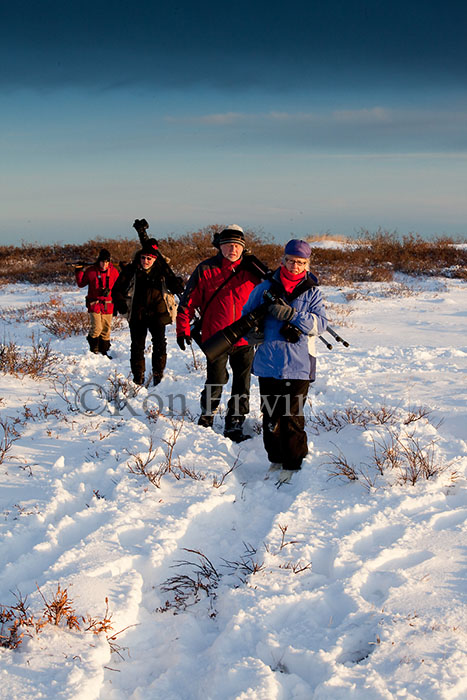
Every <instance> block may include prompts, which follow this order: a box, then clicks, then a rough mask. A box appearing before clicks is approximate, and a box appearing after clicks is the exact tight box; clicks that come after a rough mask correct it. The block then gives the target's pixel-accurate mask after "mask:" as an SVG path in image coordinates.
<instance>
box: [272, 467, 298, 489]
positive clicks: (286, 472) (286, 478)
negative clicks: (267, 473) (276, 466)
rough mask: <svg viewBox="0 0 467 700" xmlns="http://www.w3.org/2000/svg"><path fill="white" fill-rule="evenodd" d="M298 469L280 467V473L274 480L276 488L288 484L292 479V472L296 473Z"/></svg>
mask: <svg viewBox="0 0 467 700" xmlns="http://www.w3.org/2000/svg"><path fill="white" fill-rule="evenodd" d="M298 471H300V470H299V469H282V471H281V473H280V474H279V476H278V478H277V481H276V484H275V485H276V486H277V488H280V487H281V486H282V484H290V482H291V481H292V477H293V475H294V474H296V473H297V472H298Z"/></svg>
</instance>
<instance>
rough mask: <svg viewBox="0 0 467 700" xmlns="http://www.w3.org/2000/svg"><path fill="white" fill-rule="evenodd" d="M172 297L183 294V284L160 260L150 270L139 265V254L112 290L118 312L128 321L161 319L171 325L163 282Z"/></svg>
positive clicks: (123, 270) (121, 274)
mask: <svg viewBox="0 0 467 700" xmlns="http://www.w3.org/2000/svg"><path fill="white" fill-rule="evenodd" d="M163 282H165V285H166V287H167V289H168V291H169V292H171V293H172V294H180V293H181V292H182V291H183V281H182V279H181V278H180V277H176V276H175V275H174V274H173V273H171V271H170V270H169V269H168V268H167V265H166V264H165V263H164V260H161V258H159V257H157V258H156V260H155V262H154V264H153V265H152V267H150V268H149V270H147V271H146V270H143V269H142V268H141V267H140V265H139V255H136V257H135V259H134V261H133V262H132V263H130V264H129V265H125V267H124V268H123V269H122V271H121V272H120V275H119V276H118V279H117V281H116V282H115V285H114V287H113V289H112V299H113V301H114V303H115V306H116V308H117V311H118V312H119V313H120V314H123V315H125V316H126V317H127V318H128V322H129V323H131V322H132V321H142V320H144V319H146V320H148V321H149V320H151V319H153V318H154V317H155V316H159V317H160V320H161V322H162V323H164V324H165V325H167V324H169V323H172V319H171V317H170V314H169V313H168V311H167V305H166V303H165V301H164V297H163V294H162V283H163Z"/></svg>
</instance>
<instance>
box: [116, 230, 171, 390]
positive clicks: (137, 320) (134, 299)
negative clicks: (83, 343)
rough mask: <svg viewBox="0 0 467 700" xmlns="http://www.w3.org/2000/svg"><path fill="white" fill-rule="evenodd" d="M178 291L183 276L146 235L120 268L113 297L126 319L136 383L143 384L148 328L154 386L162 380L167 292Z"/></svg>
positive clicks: (165, 349) (165, 357) (164, 355)
mask: <svg viewBox="0 0 467 700" xmlns="http://www.w3.org/2000/svg"><path fill="white" fill-rule="evenodd" d="M167 291H168V292H170V293H172V294H181V293H182V292H183V280H182V278H181V277H176V276H175V275H174V274H173V272H172V271H171V270H170V268H169V267H168V265H167V263H166V261H165V258H163V257H162V255H161V253H160V252H159V249H158V244H157V241H156V239H155V238H149V239H147V240H146V241H145V242H144V243H143V247H142V248H141V250H140V251H139V252H138V253H137V254H136V256H135V258H134V260H133V262H132V263H130V264H129V265H125V266H124V268H123V270H122V271H121V273H120V275H119V277H118V279H117V281H116V283H115V285H114V288H113V290H112V298H113V300H114V303H115V305H116V308H117V311H118V312H119V313H120V314H123V315H125V316H126V317H127V319H128V324H129V327H130V335H131V358H130V364H131V371H132V373H133V381H134V382H135V384H144V377H145V369H146V365H145V358H144V348H145V344H146V336H147V332H148V331H149V332H150V334H151V337H152V374H153V383H154V386H157V385H158V384H159V383H160V381H161V380H162V376H163V373H164V368H165V365H166V362H167V342H166V338H165V327H166V326H167V325H168V324H170V323H172V320H173V319H172V316H171V314H170V313H169V308H168V306H167V303H166V299H167V296H166V292H167Z"/></svg>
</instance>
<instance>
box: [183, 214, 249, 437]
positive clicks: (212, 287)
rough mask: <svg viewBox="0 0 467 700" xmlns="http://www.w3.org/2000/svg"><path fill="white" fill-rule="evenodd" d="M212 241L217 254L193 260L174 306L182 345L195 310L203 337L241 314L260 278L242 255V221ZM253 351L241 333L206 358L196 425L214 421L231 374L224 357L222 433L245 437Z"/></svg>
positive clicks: (231, 321) (206, 424) (189, 334)
mask: <svg viewBox="0 0 467 700" xmlns="http://www.w3.org/2000/svg"><path fill="white" fill-rule="evenodd" d="M213 243H214V245H215V246H216V247H217V248H218V249H219V252H218V254H217V255H215V256H214V257H212V258H209V259H207V260H204V261H203V262H202V263H200V264H199V265H198V266H197V268H196V269H195V271H194V272H193V274H192V275H191V277H190V279H189V281H188V283H187V286H186V288H185V292H184V294H183V297H182V299H181V301H180V305H179V307H178V314H177V343H178V345H179V347H180V349H181V350H185V344H191V330H190V321H191V320H192V318H193V317H194V315H195V310H197V311H198V313H199V314H200V316H201V340H202V341H203V342H204V341H205V340H207V339H208V338H210V337H211V336H212V335H213V334H214V333H216V331H219V330H223V329H224V328H226V326H228V325H230V324H231V323H233V321H236V320H237V319H239V318H240V316H241V313H242V308H243V306H244V305H245V303H246V301H247V299H248V297H249V295H250V292H251V291H252V290H253V288H254V287H255V286H256V285H257V284H258V283H259V282H260V281H261V279H260V277H259V276H258V273H257V272H256V273H255V271H254V268H253V267H252V266H250V265H249V264H248V258H249V256H248V255H243V252H244V249H245V236H244V233H243V229H242V228H241V227H240V226H237V225H235V224H233V225H231V226H228V227H227V228H226V229H224V230H223V231H222V232H221V233H220V234H219V236H218V237H217V239H215V241H213ZM253 353H254V349H253V347H251V346H249V345H248V344H247V342H246V341H245V340H244V339H241V340H240V341H239V342H238V343H236V344H235V345H234V346H233V347H232V348H231V349H230V350H229V351H228V352H226V353H224V354H223V355H221V356H220V357H218V358H217V359H216V360H214V362H210V361H209V360H207V377H206V383H205V386H204V389H203V391H202V393H201V401H200V403H201V416H200V418H199V420H198V425H202V426H204V427H209V428H210V427H212V425H213V422H214V413H215V412H216V410H217V408H218V406H219V403H220V399H221V395H222V387H223V386H224V385H225V384H227V381H228V378H229V375H228V372H227V361H228V362H229V364H230V367H231V369H232V392H231V397H230V399H229V401H228V404H227V413H226V416H225V429H224V435H225V436H226V437H229V438H230V439H231V440H233V441H235V442H241V441H242V440H246V439H247V438H248V437H249V436H247V435H245V434H244V433H243V423H244V421H245V416H246V414H247V413H248V412H249V410H250V371H251V363H252V361H253Z"/></svg>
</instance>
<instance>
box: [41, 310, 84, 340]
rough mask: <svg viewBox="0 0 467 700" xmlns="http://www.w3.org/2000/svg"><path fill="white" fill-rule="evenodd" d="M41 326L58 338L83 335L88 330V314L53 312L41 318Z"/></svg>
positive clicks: (80, 312) (82, 312) (81, 312)
mask: <svg viewBox="0 0 467 700" xmlns="http://www.w3.org/2000/svg"><path fill="white" fill-rule="evenodd" d="M42 325H43V326H44V328H45V329H46V330H47V331H49V333H51V334H52V335H55V336H57V337H58V338H68V337H70V336H72V335H83V334H85V333H87V332H88V329H89V314H88V313H87V312H86V311H61V310H57V311H54V313H53V314H51V315H45V314H44V316H43V318H42Z"/></svg>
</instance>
